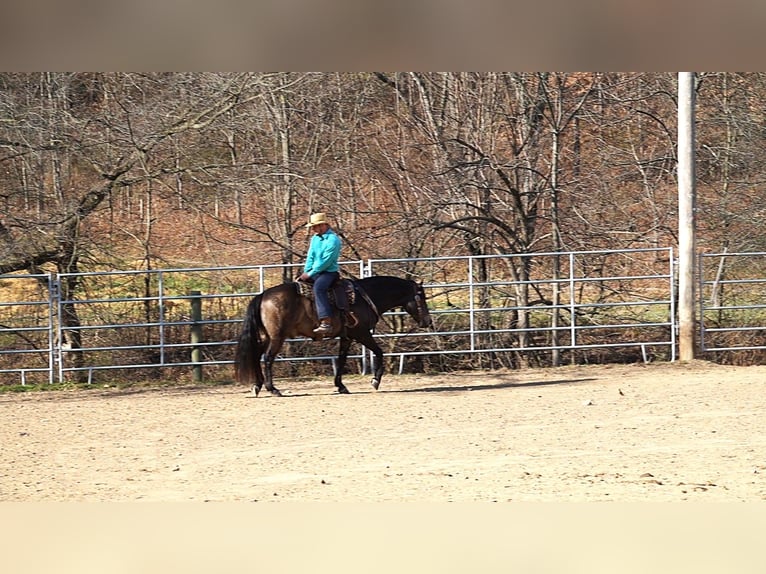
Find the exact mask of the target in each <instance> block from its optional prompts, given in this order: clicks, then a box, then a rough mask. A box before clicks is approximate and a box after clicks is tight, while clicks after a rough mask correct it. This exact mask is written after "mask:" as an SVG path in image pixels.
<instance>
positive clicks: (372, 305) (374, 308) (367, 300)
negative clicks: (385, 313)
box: [356, 283, 380, 321]
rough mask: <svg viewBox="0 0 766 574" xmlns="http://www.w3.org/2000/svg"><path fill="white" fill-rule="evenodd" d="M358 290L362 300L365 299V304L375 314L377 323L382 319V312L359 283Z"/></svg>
mask: <svg viewBox="0 0 766 574" xmlns="http://www.w3.org/2000/svg"><path fill="white" fill-rule="evenodd" d="M356 288H357V290H358V291H359V294H360V295H361V296H362V299H364V301H365V303H367V304H368V305H369V306H370V309H372V312H373V313H375V321H378V319H380V312H379V311H378V308H377V306H376V305H375V303H373V302H372V299H370V296H369V295H368V294H367V291H365V290H364V289H362V286H361V285H359V283H356Z"/></svg>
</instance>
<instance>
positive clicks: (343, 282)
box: [295, 279, 359, 327]
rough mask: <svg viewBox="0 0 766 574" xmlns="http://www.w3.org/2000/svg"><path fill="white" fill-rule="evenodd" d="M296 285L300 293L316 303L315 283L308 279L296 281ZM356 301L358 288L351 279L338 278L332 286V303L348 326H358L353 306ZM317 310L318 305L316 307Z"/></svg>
mask: <svg viewBox="0 0 766 574" xmlns="http://www.w3.org/2000/svg"><path fill="white" fill-rule="evenodd" d="M295 285H296V287H297V289H298V294H299V295H301V296H302V297H306V298H307V299H308V300H310V301H311V303H312V304H313V305H316V301H315V299H314V285H313V284H312V283H309V282H308V281H296V282H295ZM355 301H356V288H355V287H354V282H353V281H352V280H351V279H338V280H336V281H335V282H334V283H333V284H332V285H331V286H330V304H331V305H332V306H333V307H335V309H336V310H337V311H338V315H339V316H340V317H341V318H342V320H343V323H344V324H345V325H346V326H347V327H356V326H357V325H358V324H359V320H358V319H357V318H356V316H355V315H354V313H353V312H351V306H352V305H353V304H354V302H355ZM315 310H316V307H315Z"/></svg>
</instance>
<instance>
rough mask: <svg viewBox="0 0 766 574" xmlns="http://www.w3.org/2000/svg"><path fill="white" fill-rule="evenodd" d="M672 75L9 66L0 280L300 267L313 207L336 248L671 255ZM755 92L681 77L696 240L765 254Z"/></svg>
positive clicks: (749, 78) (402, 253) (361, 255)
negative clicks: (692, 91) (25, 69)
mask: <svg viewBox="0 0 766 574" xmlns="http://www.w3.org/2000/svg"><path fill="white" fill-rule="evenodd" d="M676 84H677V74H674V73H587V72H582V73H558V72H540V73H517V72H492V73H451V72H450V73H435V72H434V73H413V72H369V73H220V74H219V73H152V74H146V73H51V72H43V73H26V74H18V73H3V74H0V168H1V169H0V274H7V273H17V272H18V273H25V272H41V271H51V272H58V273H72V272H77V271H98V270H105V269H118V270H150V269H161V268H179V267H194V266H213V265H215V266H218V265H238V264H247V265H254V264H270V263H280V264H284V263H296V262H300V261H301V260H302V257H303V254H304V253H305V249H306V245H307V234H306V231H305V227H304V224H305V222H306V220H307V217H308V215H309V213H310V212H312V211H325V212H327V213H328V214H329V216H330V218H331V219H332V221H333V223H334V227H335V228H336V229H337V230H338V231H339V232H340V233H341V234H342V237H343V239H344V252H343V257H344V258H347V259H369V258H419V257H421V258H422V257H431V256H456V255H466V254H471V255H483V254H509V253H541V252H555V251H576V250H591V249H593V250H595V249H634V248H645V247H663V246H669V245H670V246H672V245H675V244H676V228H677V219H676V213H677V212H676V198H677V181H676V147H675V146H676V133H677V129H676V121H677V120H676V117H677V101H676V94H677V85H676ZM764 92H766V74H763V73H699V74H697V77H696V94H697V108H696V110H697V111H696V120H697V163H696V168H697V194H698V197H697V206H698V211H699V217H698V237H697V244H698V248H699V249H700V250H701V251H708V252H710V251H712V252H721V251H724V250H726V251H730V252H733V251H763V250H766V249H764V245H763V244H764V243H766V241H765V240H764V239H763V236H762V233H760V231H761V230H762V228H763V223H764V217H765V215H766V214H765V212H764V208H763V201H762V200H761V199H762V196H763V190H764V177H763V173H764V167H763V164H764V161H765V160H764V158H766V154H764V153H763V152H764V150H763V148H764V142H765V141H766V140H765V139H764V133H763V130H764V128H763V126H764V125H765V124H764V114H765V109H764V106H763V103H762V101H763V98H762V97H761V94H762V93H764ZM527 271H528V270H526V269H524V268H521V269H518V270H514V272H515V273H517V274H518V275H517V276H518V278H519V279H520V280H522V281H523V280H524V278H525V277H524V273H526V272H527ZM61 288H62V290H63V291H65V298H67V299H70V300H71V299H73V298H76V297H77V290H78V288H80V286H78V284H77V282H76V281H75V280H71V281H70V282H68V283H64V284H63V285H62V286H61ZM6 295H7V294H6ZM522 303H523V302H522ZM62 321H69V322H70V323H69V324H70V325H76V321H77V316H76V311H75V310H74V309H64V314H63V316H62Z"/></svg>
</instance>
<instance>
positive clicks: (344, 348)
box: [335, 337, 351, 395]
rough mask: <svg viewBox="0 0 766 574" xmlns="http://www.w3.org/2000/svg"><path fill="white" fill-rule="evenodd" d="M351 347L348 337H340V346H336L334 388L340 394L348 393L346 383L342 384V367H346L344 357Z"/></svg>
mask: <svg viewBox="0 0 766 574" xmlns="http://www.w3.org/2000/svg"><path fill="white" fill-rule="evenodd" d="M350 347H351V339H349V338H348V337H341V339H340V346H339V348H338V361H337V363H336V365H335V388H336V389H338V392H339V393H340V394H342V395H348V394H350V393H349V390H348V389H347V388H346V385H344V384H343V369H344V368H345V367H346V358H347V357H348V350H349V348H350Z"/></svg>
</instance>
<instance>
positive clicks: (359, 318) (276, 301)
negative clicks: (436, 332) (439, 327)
mask: <svg viewBox="0 0 766 574" xmlns="http://www.w3.org/2000/svg"><path fill="white" fill-rule="evenodd" d="M344 281H349V280H344ZM351 284H352V285H353V296H352V297H349V301H348V304H347V305H346V306H347V311H346V312H345V313H342V312H341V313H339V312H336V313H335V314H334V316H333V319H332V326H333V331H332V333H331V334H330V335H328V336H327V337H325V338H335V337H339V338H340V345H339V348H338V356H337V362H336V369H335V387H336V389H337V391H338V393H341V394H349V390H348V389H347V388H346V386H345V385H344V384H343V381H342V374H343V369H344V367H345V365H346V358H347V357H348V352H349V348H350V347H351V343H352V342H353V341H356V342H358V343H360V344H361V345H364V346H365V347H367V348H368V349H369V350H370V351H372V353H373V354H374V356H375V362H374V372H373V378H372V381H371V382H370V383H371V385H372V386H373V388H374V389H375V390H378V388H379V386H380V381H381V379H382V377H383V351H382V350H381V348H380V346H379V345H378V344H377V343H376V342H375V340H374V339H373V336H372V330H373V328H374V327H375V325H376V323H377V322H378V320H379V319H380V317H381V315H382V314H383V313H385V312H386V311H389V310H391V309H394V308H396V307H402V308H403V309H404V310H405V311H406V312H407V314H408V315H410V316H411V317H412V318H413V319H414V320H415V322H416V323H417V324H418V325H419V326H420V327H422V328H426V327H433V322H432V320H431V315H430V313H429V311H428V305H427V304H426V295H425V292H424V290H423V285H422V283H419V282H416V281H412V280H409V279H402V278H399V277H392V276H387V275H375V276H372V277H365V278H363V279H356V280H353V281H351ZM335 298H336V300H337V298H338V295H336V296H335ZM352 300H353V301H352ZM348 319H351V320H348ZM317 324H318V320H317V316H316V310H315V308H314V304H313V301H312V300H311V299H309V297H307V296H304V295H303V294H301V290H300V289H299V282H292V283H282V284H280V285H275V286H273V287H269V288H268V289H266V290H264V291H263V292H261V293H259V294H257V295H256V296H255V297H253V298H252V300H251V301H250V303H249V304H248V306H247V312H246V314H245V318H244V320H243V324H242V330H241V333H240V335H239V340H238V342H237V347H236V351H235V360H234V377H235V379H236V380H237V381H238V382H240V383H246V384H250V385H252V392H253V394H254V395H255V396H256V397H257V396H258V393H259V392H260V390H261V387H262V386H263V385H265V386H266V390H268V391H269V392H270V393H271V394H272V395H274V396H281V395H282V394H281V393H280V392H279V390H278V389H277V388H276V387H275V386H274V383H273V363H274V359H275V358H276V356H277V354H278V353H279V350H280V349H281V348H282V344H283V343H284V341H285V340H286V339H289V338H295V337H299V336H303V337H308V338H311V339H314V340H316V339H317V335H315V334H314V333H313V329H314V328H315V327H316V325H317ZM261 357H263V369H261ZM264 371H265V375H264Z"/></svg>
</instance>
